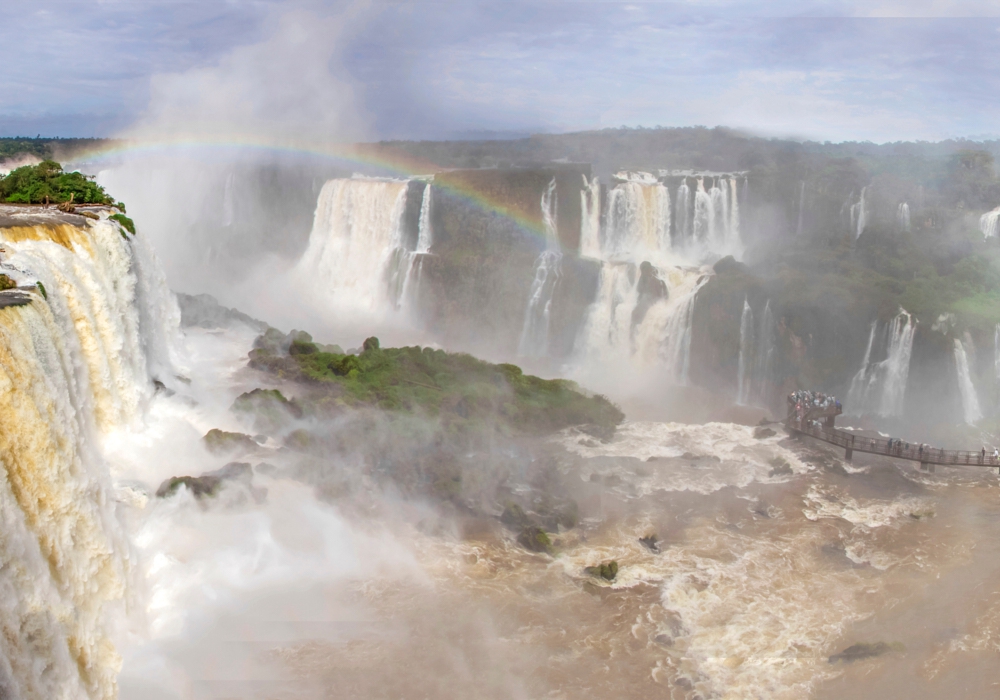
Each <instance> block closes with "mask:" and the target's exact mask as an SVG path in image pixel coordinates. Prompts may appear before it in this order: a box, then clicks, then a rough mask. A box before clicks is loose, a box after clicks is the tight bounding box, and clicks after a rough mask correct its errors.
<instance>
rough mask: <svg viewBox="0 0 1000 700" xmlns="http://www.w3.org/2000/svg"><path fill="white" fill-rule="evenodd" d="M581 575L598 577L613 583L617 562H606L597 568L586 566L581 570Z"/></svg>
mask: <svg viewBox="0 0 1000 700" xmlns="http://www.w3.org/2000/svg"><path fill="white" fill-rule="evenodd" d="M583 573H585V574H589V575H591V576H598V577H600V578H603V579H604V580H605V581H614V580H615V576H617V575H618V562H617V561H615V560H614V559H612V560H611V561H606V562H604V563H603V564H600V565H599V566H588V567H586V568H585V569H584V570H583Z"/></svg>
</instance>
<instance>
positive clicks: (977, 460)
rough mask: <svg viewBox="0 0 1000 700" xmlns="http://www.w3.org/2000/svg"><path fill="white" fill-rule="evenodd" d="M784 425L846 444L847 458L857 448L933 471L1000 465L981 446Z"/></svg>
mask: <svg viewBox="0 0 1000 700" xmlns="http://www.w3.org/2000/svg"><path fill="white" fill-rule="evenodd" d="M831 423H832V421H831ZM785 426H786V427H787V428H788V430H789V431H790V432H791V433H792V434H801V435H808V436H809V437H812V438H816V439H817V440H822V441H823V442H828V443H830V444H831V445H837V446H838V447H843V448H844V459H845V460H846V461H848V462H850V461H851V458H852V457H853V454H854V452H867V453H869V454H875V455H883V456H885V457H897V458H899V459H909V460H912V461H914V462H919V463H920V468H921V469H923V470H925V471H932V472H933V471H934V466H935V465H938V464H939V465H941V466H946V467H997V468H1000V460H997V459H994V458H993V455H992V454H990V453H986V454H985V455H984V454H983V452H982V450H980V451H978V452H969V451H966V450H945V449H943V448H938V447H925V446H921V445H919V444H917V445H915V444H913V443H907V442H902V441H899V440H893V441H892V444H891V446H890V443H889V440H888V439H885V438H870V437H864V436H861V435H854V434H853V433H849V432H847V431H844V430H837V429H836V428H834V427H833V426H832V425H824V426H823V427H819V428H817V427H816V426H814V425H810V424H809V423H808V422H802V423H800V422H799V421H797V420H795V419H794V418H791V417H789V418H788V419H787V420H786V421H785Z"/></svg>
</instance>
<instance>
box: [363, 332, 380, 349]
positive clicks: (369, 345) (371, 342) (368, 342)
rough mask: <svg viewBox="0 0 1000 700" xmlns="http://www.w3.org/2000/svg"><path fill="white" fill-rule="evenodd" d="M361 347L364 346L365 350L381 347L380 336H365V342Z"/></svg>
mask: <svg viewBox="0 0 1000 700" xmlns="http://www.w3.org/2000/svg"><path fill="white" fill-rule="evenodd" d="M361 347H362V348H364V351H365V352H371V351H372V350H378V349H379V343H378V338H376V337H375V336H372V337H371V338H365V342H364V344H363V345H362V346H361Z"/></svg>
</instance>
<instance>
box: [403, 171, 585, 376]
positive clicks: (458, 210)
mask: <svg viewBox="0 0 1000 700" xmlns="http://www.w3.org/2000/svg"><path fill="white" fill-rule="evenodd" d="M584 175H589V167H587V166H572V165H567V166H561V167H548V168H539V169H517V170H473V171H454V172H449V173H444V174H440V175H438V176H436V177H435V179H434V183H433V187H434V193H435V194H434V197H435V199H434V206H433V209H432V213H431V222H432V226H433V230H434V244H433V248H432V251H433V254H432V255H429V256H427V257H426V258H425V260H424V261H423V267H422V270H421V275H422V277H421V298H420V302H419V305H420V311H419V313H420V316H421V319H422V320H423V322H424V323H425V324H426V325H427V327H428V329H429V330H431V331H432V332H433V333H434V334H435V335H436V336H438V337H440V338H442V340H443V341H444V342H447V343H450V344H453V345H456V346H459V347H470V346H472V347H482V348H484V349H487V350H488V352H489V353H490V354H491V355H496V354H502V355H507V356H513V355H514V354H516V353H517V350H518V341H519V338H520V336H521V333H522V330H523V325H524V318H525V309H526V308H527V307H528V302H529V295H530V292H531V288H532V280H533V278H534V276H535V269H536V261H537V259H538V256H539V255H540V253H541V252H542V251H544V250H545V249H546V247H547V245H549V244H548V243H547V241H546V240H545V234H544V230H545V223H544V221H543V215H542V198H543V196H544V195H545V192H546V189H547V188H548V187H549V185H550V183H551V182H552V181H553V180H554V181H555V183H556V187H555V200H554V202H555V203H554V210H555V226H556V233H557V236H558V243H559V246H558V247H559V250H560V251H561V252H562V253H563V257H562V258H561V260H560V262H559V266H558V281H557V282H556V284H555V288H554V290H553V297H552V311H551V318H552V329H551V337H550V352H551V353H552V354H553V355H556V356H562V357H565V356H567V355H568V354H569V353H570V352H571V350H572V347H573V342H574V339H575V337H576V334H577V333H578V331H579V327H580V325H581V323H582V322H583V317H584V315H585V312H586V309H587V306H588V305H589V304H590V302H591V301H592V299H593V296H594V293H595V289H596V283H597V265H596V264H595V263H594V262H592V261H587V260H582V259H580V258H578V257H577V256H576V255H575V253H576V251H577V249H578V248H579V242H580V241H579V238H580V218H581V192H582V186H583V176H584ZM408 197H409V201H410V202H412V201H413V200H414V199H415V197H414V196H413V195H409V196H408ZM409 210H410V205H409V204H408V211H409Z"/></svg>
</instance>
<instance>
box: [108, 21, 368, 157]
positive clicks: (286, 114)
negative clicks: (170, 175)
mask: <svg viewBox="0 0 1000 700" xmlns="http://www.w3.org/2000/svg"><path fill="white" fill-rule="evenodd" d="M357 7H359V5H356V6H354V8H348V10H347V11H346V12H344V13H336V14H319V13H316V12H314V11H310V10H299V9H295V10H292V11H287V12H283V13H282V14H280V16H278V17H277V18H276V19H275V20H274V22H273V24H272V27H273V31H272V33H271V34H270V35H269V36H268V37H267V38H266V39H264V40H263V41H260V42H257V43H253V44H250V45H247V46H241V47H238V48H235V49H233V50H232V51H231V52H229V53H228V54H226V55H224V56H222V57H221V58H220V59H219V60H218V61H216V62H214V63H212V64H210V65H207V66H199V67H195V68H191V69H189V70H185V71H182V72H177V73H162V74H158V75H154V76H153V77H152V79H151V84H150V100H149V107H148V109H147V110H146V111H145V112H144V113H143V114H142V116H141V117H140V119H139V121H138V122H137V124H135V125H134V126H133V127H132V128H130V129H129V130H128V131H127V132H126V135H127V136H131V137H138V138H151V139H157V138H163V137H164V136H174V137H177V136H179V137H193V138H218V137H225V138H231V139H234V140H240V139H244V138H249V139H253V140H266V141H274V142H278V143H283V142H289V141H295V142H301V141H334V140H350V139H358V138H364V137H365V136H368V135H369V134H368V133H367V130H366V127H365V122H364V120H363V119H362V118H361V117H360V116H359V107H358V105H357V102H356V100H355V95H354V86H353V84H352V80H351V78H350V76H348V75H347V74H346V73H345V72H344V70H343V69H342V68H341V56H340V53H339V48H338V47H339V44H340V40H341V37H342V36H343V33H344V31H345V29H346V28H348V27H350V26H351V23H352V21H355V20H356V19H357V12H356V11H355V9H356V8H357Z"/></svg>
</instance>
